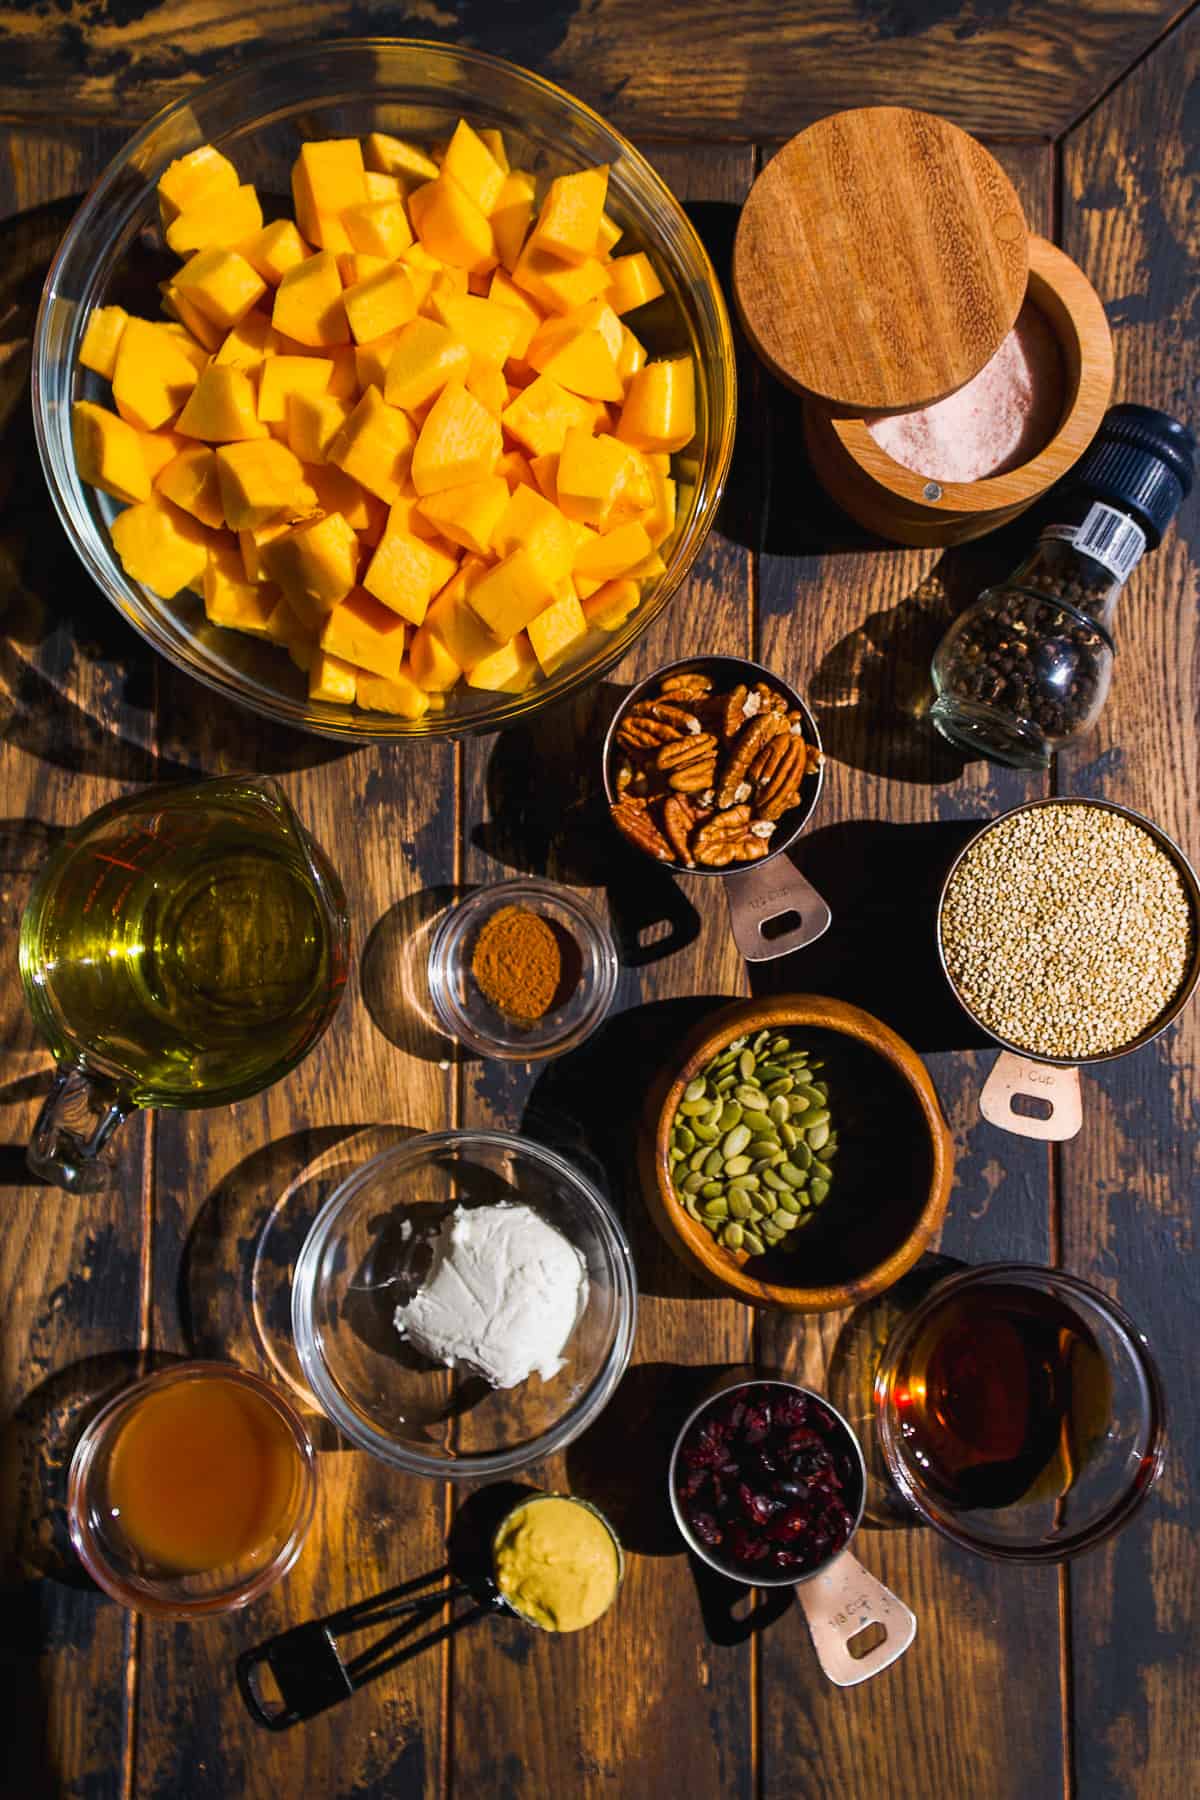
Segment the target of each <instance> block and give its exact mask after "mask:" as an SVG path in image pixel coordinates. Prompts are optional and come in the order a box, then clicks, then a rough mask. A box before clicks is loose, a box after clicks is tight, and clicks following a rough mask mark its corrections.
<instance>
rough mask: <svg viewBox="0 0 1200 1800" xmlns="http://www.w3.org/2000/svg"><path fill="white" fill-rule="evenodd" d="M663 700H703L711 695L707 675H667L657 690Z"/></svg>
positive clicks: (710, 685) (710, 684)
mask: <svg viewBox="0 0 1200 1800" xmlns="http://www.w3.org/2000/svg"><path fill="white" fill-rule="evenodd" d="M659 691H660V693H661V694H662V697H663V699H664V700H703V699H705V698H706V697H707V695H709V694H711V693H712V682H711V681H710V680H709V678H708V676H707V675H668V676H666V678H665V679H664V680H663V682H662V685H661V687H660V689H659Z"/></svg>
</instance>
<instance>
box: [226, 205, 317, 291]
mask: <svg viewBox="0 0 1200 1800" xmlns="http://www.w3.org/2000/svg"><path fill="white" fill-rule="evenodd" d="M238 249H239V250H240V251H241V253H242V255H243V256H244V257H245V258H246V261H247V262H248V263H249V264H250V266H251V268H253V269H256V270H257V271H258V273H259V274H260V275H261V276H262V278H263V280H264V281H265V282H266V283H267V285H268V287H278V286H279V284H280V282H281V281H282V280H283V278H284V276H285V275H286V274H287V272H288V270H289V269H294V268H295V267H296V264H297V263H302V262H304V261H305V260H306V258H307V257H308V255H309V248H308V245H307V244H306V243H305V241H304V239H303V238H302V237H301V236H300V233H299V231H298V230H297V228H296V225H295V222H294V221H293V220H292V219H275V220H273V221H272V223H271V224H270V225H264V226H263V228H262V230H261V231H256V232H255V234H254V236H253V237H249V238H247V239H246V240H245V242H244V243H241V244H239V245H238Z"/></svg>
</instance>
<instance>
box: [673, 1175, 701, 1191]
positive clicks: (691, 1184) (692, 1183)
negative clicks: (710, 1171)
mask: <svg viewBox="0 0 1200 1800" xmlns="http://www.w3.org/2000/svg"><path fill="white" fill-rule="evenodd" d="M679 1185H680V1187H681V1188H682V1189H683V1191H684V1193H685V1194H698V1193H699V1192H700V1189H701V1188H702V1187H703V1186H704V1177H703V1175H701V1174H699V1173H693V1174H691V1175H685V1176H684V1178H683V1180H682V1181H681V1182H680V1184H679Z"/></svg>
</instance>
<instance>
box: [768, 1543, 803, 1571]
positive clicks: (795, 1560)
mask: <svg viewBox="0 0 1200 1800" xmlns="http://www.w3.org/2000/svg"><path fill="white" fill-rule="evenodd" d="M771 1561H772V1562H773V1563H774V1564H775V1567H776V1568H777V1569H781V1570H782V1571H783V1573H784V1574H785V1575H787V1574H791V1573H792V1571H793V1570H796V1569H802V1568H803V1567H804V1559H803V1557H800V1556H797V1555H796V1553H795V1551H794V1550H785V1549H784V1547H783V1545H782V1544H781V1545H780V1546H779V1548H778V1549H777V1550H773V1551H772V1553H771Z"/></svg>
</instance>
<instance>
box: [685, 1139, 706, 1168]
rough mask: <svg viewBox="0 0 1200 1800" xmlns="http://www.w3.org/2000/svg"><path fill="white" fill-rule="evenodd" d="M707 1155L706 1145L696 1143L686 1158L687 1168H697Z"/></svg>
mask: <svg viewBox="0 0 1200 1800" xmlns="http://www.w3.org/2000/svg"><path fill="white" fill-rule="evenodd" d="M707 1155H708V1147H707V1145H705V1144H698V1145H697V1146H696V1148H695V1149H694V1150H693V1151H692V1154H691V1155H690V1156H689V1157H688V1159H687V1166H688V1168H689V1169H698V1168H699V1167H700V1166H701V1164H702V1163H703V1161H704V1159H705V1157H706V1156H707Z"/></svg>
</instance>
